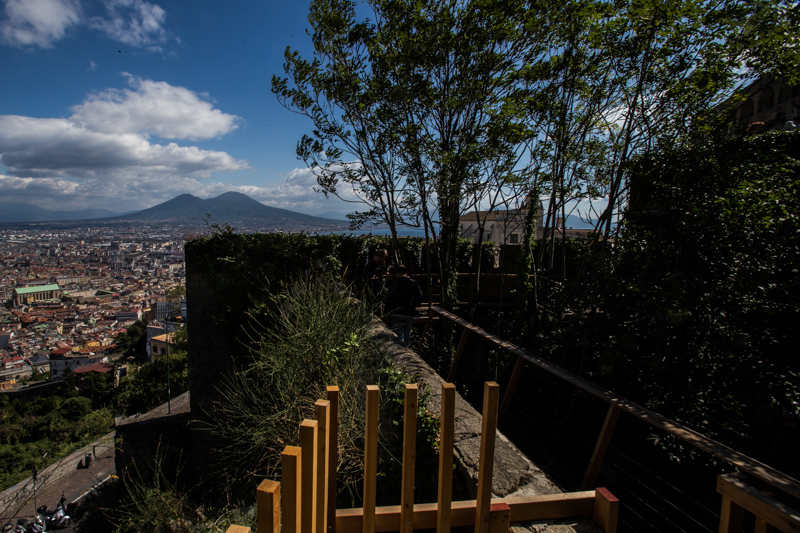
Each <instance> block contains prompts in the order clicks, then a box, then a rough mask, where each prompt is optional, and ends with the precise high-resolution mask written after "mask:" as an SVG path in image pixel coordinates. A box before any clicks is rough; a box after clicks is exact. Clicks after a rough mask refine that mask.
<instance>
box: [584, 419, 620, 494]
mask: <svg viewBox="0 0 800 533" xmlns="http://www.w3.org/2000/svg"><path fill="white" fill-rule="evenodd" d="M619 412H620V411H619V407H617V406H616V405H614V404H611V405H609V406H608V412H607V413H606V419H605V421H604V422H603V429H601V430H600V435H599V436H598V437H597V444H595V446H594V452H592V458H591V460H590V461H589V468H587V469H586V475H584V476H583V482H582V483H581V490H589V489H592V488H594V485H595V484H597V476H598V474H600V468H601V467H602V466H603V460H604V459H605V457H606V452H607V451H608V445H609V444H611V437H612V436H614V428H615V427H617V420H618V419H619Z"/></svg>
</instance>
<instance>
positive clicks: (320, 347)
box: [212, 276, 391, 504]
mask: <svg viewBox="0 0 800 533" xmlns="http://www.w3.org/2000/svg"><path fill="white" fill-rule="evenodd" d="M265 308H266V312H265V313H264V314H262V315H261V318H259V320H258V323H257V324H255V327H254V328H253V331H255V332H256V337H255V338H254V340H255V343H254V344H255V348H254V349H253V350H252V353H251V358H250V360H249V361H248V362H247V364H246V365H245V366H243V367H242V368H240V369H238V371H237V372H234V373H232V374H231V375H229V376H227V377H226V378H225V379H223V381H222V384H221V386H220V392H221V397H222V400H221V401H219V402H218V403H217V404H216V406H215V407H216V408H215V410H214V412H213V413H212V416H213V420H214V428H213V431H214V432H215V433H216V434H217V435H219V436H221V437H223V438H224V439H225V441H226V443H227V444H225V445H224V447H223V449H221V450H220V453H219V454H218V457H219V458H220V461H219V466H220V469H221V471H222V472H223V474H224V479H226V483H228V484H229V485H242V484H243V483H244V484H245V487H249V490H252V487H253V486H255V484H256V481H255V480H256V476H262V477H263V476H265V475H266V476H270V477H273V478H277V479H279V477H280V454H281V452H282V451H283V449H284V447H285V446H287V445H297V444H298V443H299V441H300V439H299V425H300V422H301V421H302V420H303V419H305V418H313V416H314V402H315V401H316V400H317V399H324V398H325V395H326V391H325V387H326V386H328V385H336V386H338V387H339V395H340V396H339V397H340V405H339V436H338V438H339V461H338V473H339V475H338V479H339V486H340V487H341V488H342V492H343V493H344V494H342V492H340V495H341V496H343V497H344V500H345V501H348V502H349V503H350V504H352V503H353V502H355V501H358V500H359V499H360V497H359V495H358V493H359V491H360V482H361V480H362V479H363V472H362V469H363V464H362V459H363V436H364V406H365V402H366V400H365V394H366V385H368V384H380V383H381V382H383V381H386V379H387V375H388V374H387V371H388V370H387V369H389V368H391V363H390V361H389V360H388V359H387V357H386V356H385V355H384V354H383V353H382V352H381V351H380V350H378V349H377V348H376V346H375V345H374V344H373V342H372V341H371V340H370V338H369V334H368V330H369V328H370V327H371V326H372V324H373V321H374V316H373V314H372V311H371V309H370V307H369V306H368V305H366V304H365V303H363V302H361V301H359V300H357V299H356V298H354V295H353V293H352V291H351V289H350V288H348V287H346V286H344V285H343V284H342V283H340V282H339V281H338V280H336V279H335V278H331V277H325V276H308V277H300V278H296V279H295V280H293V281H291V282H290V283H288V284H287V286H286V287H285V290H284V291H282V292H281V293H280V294H276V295H273V296H272V297H271V301H270V302H268V303H266V304H265Z"/></svg>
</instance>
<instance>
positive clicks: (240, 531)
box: [225, 526, 250, 533]
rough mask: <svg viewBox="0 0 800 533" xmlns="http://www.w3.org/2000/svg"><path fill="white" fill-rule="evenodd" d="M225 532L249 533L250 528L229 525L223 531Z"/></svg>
mask: <svg viewBox="0 0 800 533" xmlns="http://www.w3.org/2000/svg"><path fill="white" fill-rule="evenodd" d="M225 533H250V528H249V527H244V526H231V527H229V528H228V529H227V530H226V531H225Z"/></svg>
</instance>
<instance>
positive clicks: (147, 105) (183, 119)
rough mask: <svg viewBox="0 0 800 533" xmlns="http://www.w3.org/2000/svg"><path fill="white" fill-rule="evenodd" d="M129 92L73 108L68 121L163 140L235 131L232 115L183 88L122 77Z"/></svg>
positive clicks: (113, 92) (101, 96)
mask: <svg viewBox="0 0 800 533" xmlns="http://www.w3.org/2000/svg"><path fill="white" fill-rule="evenodd" d="M125 76H127V78H128V84H129V85H130V87H131V88H130V89H106V90H105V91H101V92H99V93H96V94H93V95H90V96H89V97H88V98H87V99H86V100H84V101H83V103H81V104H80V105H77V106H74V107H73V108H72V113H73V114H72V116H71V117H70V121H72V122H74V123H76V124H80V125H82V126H83V127H85V128H87V129H89V130H92V131H97V132H103V133H125V132H137V133H141V134H144V135H150V134H153V135H158V136H159V137H161V138H163V139H188V140H200V139H211V138H214V137H219V136H221V135H224V134H226V133H230V132H231V131H233V130H234V129H236V128H237V127H238V123H237V122H238V121H237V118H238V117H236V116H235V115H229V114H227V113H223V112H222V111H220V110H219V109H214V108H213V106H212V105H211V103H210V102H208V101H206V100H204V99H203V98H201V97H200V96H199V95H198V94H197V93H195V92H193V91H190V90H189V89H186V88H184V87H175V86H173V85H170V84H168V83H166V82H163V81H153V80H148V79H142V78H139V77H137V76H132V75H130V74H127V73H125Z"/></svg>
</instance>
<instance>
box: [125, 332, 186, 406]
mask: <svg viewBox="0 0 800 533" xmlns="http://www.w3.org/2000/svg"><path fill="white" fill-rule="evenodd" d="M167 367H169V377H170V383H169V385H170V387H169V388H170V391H171V393H172V397H173V398H174V397H176V396H178V395H179V394H182V393H184V392H186V391H187V390H189V357H188V355H187V353H186V352H185V351H181V350H176V351H174V352H173V351H172V348H170V353H169V362H167V356H166V355H158V356H155V358H154V359H153V362H152V363H142V364H141V365H139V366H138V367H136V368H134V366H133V365H132V364H131V365H128V372H129V375H128V376H127V377H124V378H122V380H121V381H120V384H119V387H118V388H117V391H116V395H115V397H114V399H113V405H114V408H115V409H116V411H117V412H118V413H121V414H124V415H127V416H130V415H133V414H136V413H144V412H147V411H149V410H150V409H153V408H154V407H158V406H159V405H161V404H162V403H165V402H166V401H167V398H168V395H167Z"/></svg>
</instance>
